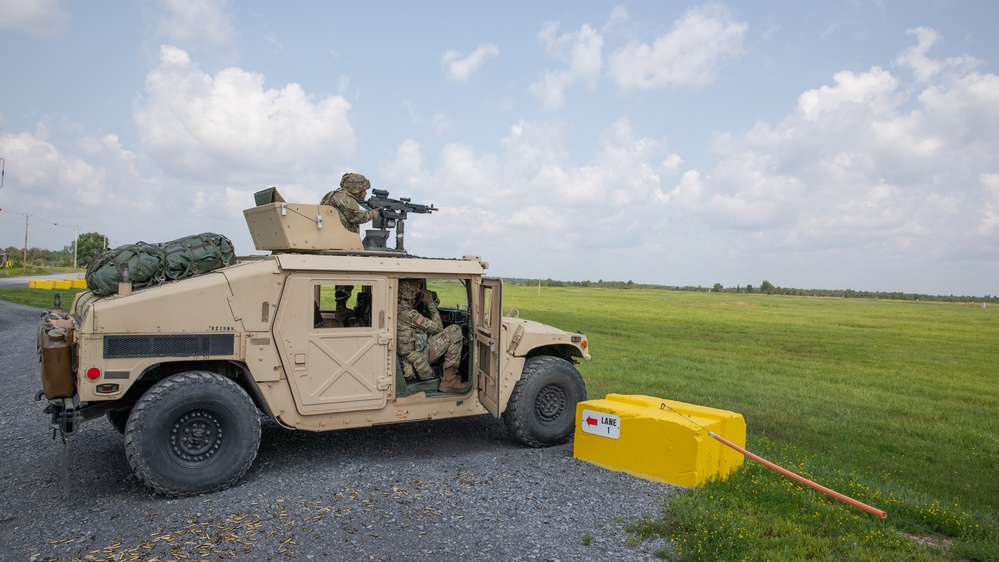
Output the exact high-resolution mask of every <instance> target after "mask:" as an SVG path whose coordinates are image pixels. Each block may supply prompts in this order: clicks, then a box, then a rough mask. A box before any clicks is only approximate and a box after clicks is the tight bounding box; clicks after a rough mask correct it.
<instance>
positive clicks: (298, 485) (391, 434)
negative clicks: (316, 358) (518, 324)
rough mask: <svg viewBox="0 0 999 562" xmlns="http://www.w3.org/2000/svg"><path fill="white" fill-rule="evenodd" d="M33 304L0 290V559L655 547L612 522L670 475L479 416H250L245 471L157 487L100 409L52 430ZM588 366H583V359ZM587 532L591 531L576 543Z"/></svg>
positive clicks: (382, 556) (624, 551) (432, 555)
mask: <svg viewBox="0 0 999 562" xmlns="http://www.w3.org/2000/svg"><path fill="white" fill-rule="evenodd" d="M39 313H40V311H39V310H38V309H35V308H30V307H26V306H21V305H15V304H11V303H7V302H2V301H0V381H2V383H3V387H4V388H5V391H4V392H3V399H2V400H0V439H2V444H3V447H2V450H0V483H2V484H0V560H3V561H7V560H12V561H34V560H39V561H40V560H78V559H79V560H112V559H113V560H150V559H156V558H159V559H163V560H171V559H194V560H226V559H236V560H248V561H256V560H284V559H292V558H294V559H297V560H378V561H395V560H399V561H410V560H442V561H443V560H448V561H453V560H490V561H520V560H524V561H526V560H559V561H563V562H567V561H575V560H614V561H632V560H634V561H644V560H655V559H656V556H655V553H656V552H657V551H663V550H665V549H667V548H668V546H667V544H666V543H665V542H663V541H651V542H649V541H647V542H645V543H641V544H638V545H634V544H631V541H629V539H628V536H627V533H626V532H625V530H624V526H625V525H626V524H627V523H628V522H629V521H635V520H637V519H640V518H641V517H642V516H644V515H654V514H657V513H658V512H659V510H660V508H661V506H662V504H663V502H664V501H666V500H667V499H668V497H669V496H670V495H671V494H673V493H675V492H676V488H673V487H670V486H666V485H663V484H657V483H653V482H649V481H645V480H641V479H638V478H634V477H632V476H628V475H625V474H622V473H617V472H612V471H608V470H604V469H602V468H598V467H596V466H593V465H590V464H588V463H585V462H582V461H579V460H576V459H574V458H573V456H572V443H569V444H567V445H562V446H559V447H551V448H547V449H529V448H525V447H523V446H521V445H519V444H518V443H516V442H515V441H514V440H513V438H512V437H510V436H509V435H508V434H507V433H506V429H505V427H504V426H503V423H502V421H500V420H497V419H494V418H492V417H491V416H488V415H485V416H476V417H473V418H466V419H460V420H441V421H425V422H417V423H409V424H400V425H394V426H387V427H375V428H366V429H351V430H346V431H337V432H332V433H322V434H320V433H306V432H295V431H287V430H284V429H282V428H280V427H278V426H277V425H276V424H274V423H273V422H269V421H266V420H265V422H264V424H263V434H262V437H261V449H260V453H259V455H258V456H257V459H256V461H255V462H254V464H253V466H252V467H251V468H250V471H249V472H248V473H247V475H246V476H245V477H244V478H243V480H242V481H241V482H240V483H239V484H237V485H236V486H235V487H233V488H231V489H229V490H225V491H223V492H219V493H215V494H208V495H203V496H198V497H193V498H183V499H173V500H168V499H164V498H162V497H159V496H155V495H152V494H151V493H150V492H149V491H148V490H147V489H146V488H145V487H143V486H142V485H141V484H140V483H139V482H138V481H137V480H136V479H135V478H134V477H133V476H132V473H131V471H130V470H129V467H128V462H127V461H126V459H125V452H124V443H123V439H122V437H121V436H120V435H119V434H118V433H117V432H116V431H115V430H114V429H112V427H111V426H110V424H108V423H107V422H106V421H105V420H103V419H100V420H94V421H91V422H87V423H85V424H83V425H82V426H81V430H80V431H79V433H78V434H77V435H76V436H75V437H73V438H72V439H71V441H70V445H69V471H70V479H69V489H68V495H67V490H65V488H64V481H63V478H62V460H61V459H62V448H61V443H60V441H58V440H53V439H52V431H51V429H49V428H48V419H47V416H46V415H45V414H43V413H42V407H43V404H42V403H40V402H35V401H34V395H35V393H36V392H37V390H39V388H40V383H39V381H38V368H37V362H36V357H35V333H36V332H35V331H36V328H37V322H38V316H39ZM584 374H585V373H584ZM584 543H588V544H584Z"/></svg>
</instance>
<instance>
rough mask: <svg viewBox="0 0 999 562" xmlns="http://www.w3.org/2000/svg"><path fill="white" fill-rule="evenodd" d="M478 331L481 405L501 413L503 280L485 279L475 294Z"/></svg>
mask: <svg viewBox="0 0 999 562" xmlns="http://www.w3.org/2000/svg"><path fill="white" fill-rule="evenodd" d="M473 301H474V302H473V303H472V305H473V312H472V318H473V321H472V323H473V328H474V331H475V341H474V344H475V359H474V372H475V388H476V389H478V393H479V402H480V403H481V404H482V406H483V407H485V409H486V410H488V411H489V413H491V414H492V415H494V416H496V417H499V416H500V414H501V413H502V412H500V342H499V339H500V323H501V321H502V306H503V281H502V280H501V279H491V278H484V279H482V281H481V282H480V283H479V285H478V289H477V291H475V293H474V294H473Z"/></svg>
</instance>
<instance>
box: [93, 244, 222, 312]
mask: <svg viewBox="0 0 999 562" xmlns="http://www.w3.org/2000/svg"><path fill="white" fill-rule="evenodd" d="M233 263H236V254H235V252H234V250H233V247H232V242H230V241H229V239H228V238H226V237H225V236H222V235H221V234H215V233H212V232H205V233H202V234H196V235H193V236H185V237H184V238H178V239H177V240H171V241H170V242H164V243H160V244H148V243H146V242H137V243H135V244H126V245H124V246H118V247H117V248H114V249H112V250H108V251H106V252H104V253H103V254H100V255H98V256H96V257H94V259H93V260H91V262H90V264H89V265H88V266H87V275H86V279H87V287H88V288H89V289H90V290H91V291H93V293H94V294H95V295H97V296H99V297H103V296H106V295H112V294H115V293H117V292H118V283H120V282H121V281H122V272H123V271H125V269H126V268H127V270H128V280H129V281H130V282H131V283H132V288H133V289H142V288H143V287H148V286H151V285H160V284H162V283H165V282H167V281H176V280H178V279H184V278H186V277H192V276H194V275H198V274H199V273H207V272H209V271H212V270H214V269H218V268H220V267H225V266H227V265H232V264H233Z"/></svg>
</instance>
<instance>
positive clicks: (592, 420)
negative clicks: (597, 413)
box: [586, 417, 597, 425]
mask: <svg viewBox="0 0 999 562" xmlns="http://www.w3.org/2000/svg"><path fill="white" fill-rule="evenodd" d="M586 425H597V419H596V418H594V417H589V418H586Z"/></svg>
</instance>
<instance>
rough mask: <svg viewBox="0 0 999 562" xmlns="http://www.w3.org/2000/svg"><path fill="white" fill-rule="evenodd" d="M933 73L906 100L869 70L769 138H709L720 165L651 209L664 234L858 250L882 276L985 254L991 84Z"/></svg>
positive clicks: (905, 90)
mask: <svg viewBox="0 0 999 562" xmlns="http://www.w3.org/2000/svg"><path fill="white" fill-rule="evenodd" d="M928 35H932V36H935V32H932V30H924V32H922V33H921V34H920V37H919V41H920V42H921V44H923V43H922V42H923V41H924V40H925V37H926V36H928ZM923 56H927V58H926V60H925V61H923V62H921V63H920V64H919V66H920V67H921V68H937V67H938V66H936V65H937V64H938V63H939V61H935V60H933V59H930V58H928V55H927V53H925V52H924V53H923ZM939 67H948V68H950V69H952V72H946V73H944V72H923V73H917V85H920V86H921V87H917V88H909V87H908V86H907V85H904V84H903V83H902V82H901V81H900V79H899V78H898V77H896V76H893V75H892V74H891V73H890V72H888V71H886V70H884V69H882V68H879V67H872V68H871V69H870V70H869V71H867V72H859V73H858V72H850V71H842V72H838V73H836V74H835V75H834V77H833V81H834V84H833V85H828V86H822V87H819V88H816V89H812V90H809V91H806V92H804V93H802V94H801V96H799V100H798V105H797V107H796V108H794V109H793V110H792V111H790V112H789V113H788V115H787V116H786V117H785V118H784V119H783V120H782V121H781V122H780V123H778V124H777V125H770V124H766V123H758V124H757V125H756V126H754V127H753V128H752V129H750V130H749V131H747V132H745V133H743V134H741V135H729V134H726V135H719V136H718V137H717V138H716V141H715V143H714V151H715V153H716V154H717V155H718V156H719V158H720V160H719V162H718V164H717V165H716V166H714V167H713V169H712V170H710V171H704V170H697V169H693V170H688V171H686V172H685V174H684V176H683V178H682V179H681V181H680V182H679V183H678V184H677V185H676V186H675V187H674V188H673V189H671V190H669V191H668V192H664V193H661V194H660V195H659V196H658V200H659V201H660V202H662V203H664V204H665V205H666V208H667V210H668V212H669V213H670V216H671V217H673V219H674V220H677V221H690V222H691V223H702V224H711V225H713V227H714V228H719V229H722V230H730V231H740V230H742V231H748V232H749V233H750V236H748V237H744V238H738V239H736V240H741V241H742V244H744V245H745V246H746V251H751V250H750V249H749V245H750V244H751V245H752V247H753V248H759V247H768V248H778V247H785V248H787V249H789V250H792V251H800V252H806V254H802V255H807V252H823V251H829V250H831V249H834V248H859V249H862V250H863V251H864V252H863V253H862V254H861V255H862V256H863V257H862V258H860V263H865V264H867V265H869V266H871V267H884V265H885V264H884V260H885V259H889V257H890V259H893V260H899V259H911V260H918V261H925V260H927V259H952V258H959V257H960V256H961V255H964V254H966V253H969V254H971V253H975V251H976V249H978V250H981V249H983V248H989V247H992V248H994V243H993V242H991V240H990V239H989V238H987V237H986V233H992V234H994V231H995V228H996V225H997V222H996V211H997V205H996V203H997V202H996V199H995V197H994V194H995V188H994V185H995V183H996V182H994V178H993V175H992V174H995V172H994V171H993V170H992V169H990V168H989V162H991V161H992V157H991V156H990V155H994V154H995V153H996V152H997V150H999V138H997V137H996V136H995V134H994V131H996V130H999V77H996V76H995V75H992V74H979V73H977V72H969V73H964V74H962V73H961V72H960V70H959V69H960V68H961V66H960V65H948V64H947V63H940V66H939ZM989 194H993V195H989ZM750 241H751V242H750ZM854 265H856V264H854Z"/></svg>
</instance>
